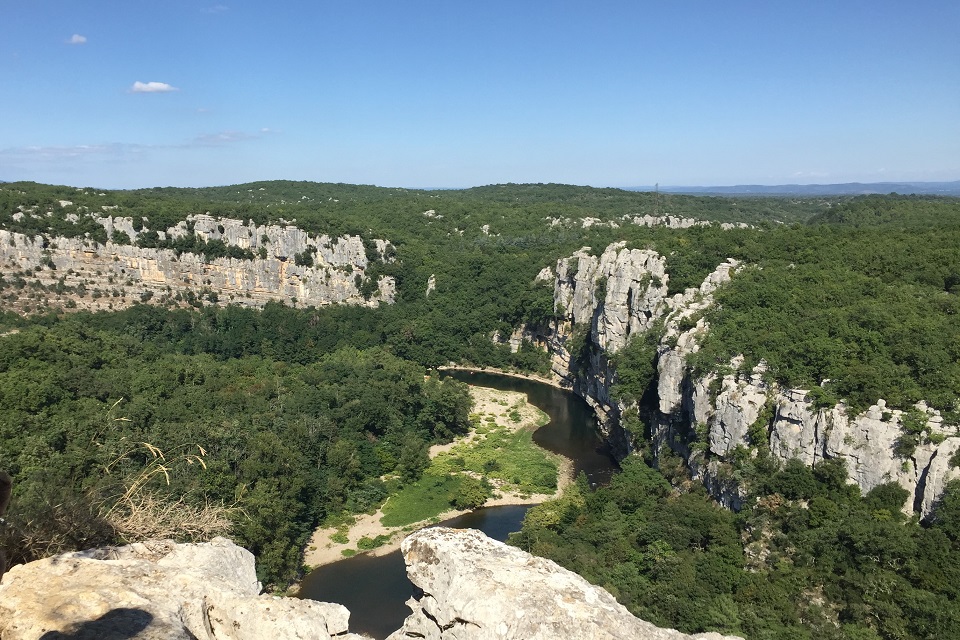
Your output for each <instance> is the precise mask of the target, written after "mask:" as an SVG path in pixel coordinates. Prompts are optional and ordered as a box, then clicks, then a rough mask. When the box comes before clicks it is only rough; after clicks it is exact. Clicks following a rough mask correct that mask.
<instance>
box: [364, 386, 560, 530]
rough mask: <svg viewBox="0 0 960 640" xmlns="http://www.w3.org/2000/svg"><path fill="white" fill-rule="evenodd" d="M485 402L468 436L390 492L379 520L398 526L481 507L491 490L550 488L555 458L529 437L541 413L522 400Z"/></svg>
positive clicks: (553, 483)
mask: <svg viewBox="0 0 960 640" xmlns="http://www.w3.org/2000/svg"><path fill="white" fill-rule="evenodd" d="M483 393H495V392H492V391H491V390H483ZM486 407H487V408H488V410H491V411H492V413H487V412H484V413H474V414H471V416H470V420H471V422H472V423H473V434H472V437H470V438H468V439H467V440H466V441H464V442H461V443H460V444H457V445H455V446H454V447H453V448H452V449H451V450H450V451H448V452H442V453H439V454H437V456H436V457H435V458H434V459H433V460H432V461H431V463H430V467H429V468H428V469H427V470H426V471H425V472H424V475H423V477H422V478H421V479H420V480H419V481H418V482H416V483H414V484H411V485H408V486H406V487H404V488H403V489H401V490H400V491H399V492H398V493H396V494H395V495H393V496H391V497H390V499H389V500H388V501H387V503H386V504H385V505H384V507H383V514H384V515H383V518H382V519H381V523H382V524H384V525H385V526H389V527H397V526H404V525H407V524H410V523H413V522H419V521H423V520H429V519H430V518H435V517H436V516H438V515H439V514H441V513H443V512H444V511H447V510H449V509H451V508H458V509H465V508H474V507H477V506H481V505H482V504H483V503H484V502H485V500H486V498H488V497H490V496H491V495H492V494H493V489H496V490H498V491H501V492H509V493H514V494H518V495H520V496H521V497H528V496H530V495H531V494H534V493H553V492H554V491H556V488H557V474H558V470H559V464H558V458H557V456H554V455H553V454H550V453H549V452H547V451H544V450H543V449H541V448H540V447H538V446H537V445H536V444H534V442H533V432H534V431H535V430H536V428H537V427H539V426H540V425H542V424H544V423H545V422H546V421H547V420H548V417H547V416H546V414H544V413H543V412H541V411H539V410H536V409H534V408H532V407H529V406H527V405H526V403H525V402H524V401H522V400H519V401H517V402H516V403H514V404H513V405H510V404H509V403H508V402H506V401H504V400H502V399H499V398H498V399H495V400H493V401H492V402H489V401H488V402H487V403H486ZM501 407H502V408H501ZM524 416H525V417H526V420H525V419H524ZM521 423H525V424H522V425H521ZM518 426H520V428H519V429H518Z"/></svg>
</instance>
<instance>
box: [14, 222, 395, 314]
mask: <svg viewBox="0 0 960 640" xmlns="http://www.w3.org/2000/svg"><path fill="white" fill-rule="evenodd" d="M96 220H97V222H99V223H100V224H101V225H103V226H104V228H105V229H106V231H107V234H108V238H111V237H112V236H113V233H114V232H116V231H119V232H121V233H123V234H126V235H127V236H128V237H129V238H130V239H131V241H135V240H136V239H137V238H138V237H139V235H140V233H142V231H141V232H138V231H136V230H135V229H134V225H133V220H132V219H131V218H114V217H109V216H108V217H105V218H96ZM190 229H192V231H193V234H194V235H196V236H197V237H198V238H199V239H200V240H202V241H204V242H209V241H212V240H219V241H222V242H224V243H225V244H226V245H228V246H234V247H239V248H241V249H245V250H249V251H252V252H253V254H254V255H255V256H257V257H255V258H254V259H252V260H240V259H233V258H217V259H214V260H210V261H207V260H205V259H204V257H203V256H201V255H199V254H195V253H183V254H181V255H179V256H177V254H176V252H174V251H173V250H170V249H150V248H140V247H137V246H135V245H129V244H116V243H114V242H111V241H108V242H107V243H105V244H99V243H97V242H94V241H92V240H89V239H83V238H52V239H46V238H43V237H41V236H37V237H28V236H25V235H23V234H20V233H13V232H9V231H5V230H0V272H2V273H4V274H9V273H11V272H21V271H22V272H29V273H30V274H32V275H31V277H36V278H39V279H40V280H41V281H42V282H43V283H44V284H55V283H57V281H58V280H61V279H62V281H63V282H62V284H63V285H64V286H66V287H75V286H78V285H81V284H82V285H83V286H84V287H85V288H87V289H88V290H92V289H99V290H102V291H103V293H104V295H105V296H107V297H108V298H117V300H115V301H114V303H115V304H114V308H119V307H122V306H125V304H131V303H133V302H138V301H140V300H141V299H143V296H144V294H149V296H152V298H150V297H149V296H148V298H147V299H152V300H153V301H154V302H156V301H158V300H160V299H161V298H162V297H163V296H169V297H172V296H175V295H176V294H177V293H184V294H185V293H187V292H192V293H193V294H194V295H198V296H203V295H206V296H207V301H209V302H211V303H212V302H214V300H216V302H217V303H219V304H229V303H232V304H239V305H243V306H252V307H262V306H263V305H264V304H266V303H267V302H270V301H282V302H283V303H284V304H293V305H295V306H300V307H306V306H322V305H326V304H340V303H346V304H358V305H367V306H376V305H378V304H380V303H387V304H389V303H392V302H393V301H394V296H395V293H396V285H395V282H394V279H393V278H390V277H384V276H381V277H379V278H378V281H377V283H376V287H375V291H374V293H373V295H372V296H370V298H369V299H367V298H365V297H364V296H363V295H362V294H361V292H360V286H361V285H362V284H363V283H364V282H365V280H366V279H367V278H368V277H369V276H367V269H368V267H369V265H368V261H367V256H366V250H365V248H364V244H363V240H362V239H361V238H359V237H356V236H342V237H339V238H331V237H329V236H325V235H321V236H311V235H310V234H308V233H307V232H306V231H304V230H302V229H299V228H297V227H295V226H293V225H285V226H282V225H260V226H258V225H255V224H253V223H250V224H244V223H243V222H241V221H240V220H233V219H229V218H213V217H211V216H208V215H196V216H190V217H188V219H187V221H182V222H180V223H179V224H177V225H176V226H175V227H171V228H170V229H167V230H166V231H164V232H161V233H162V234H163V237H167V236H169V237H171V238H179V237H182V236H184V235H186V234H187V233H189V232H190ZM375 246H376V250H377V252H378V253H379V254H380V256H379V257H380V258H381V259H384V260H391V259H392V258H390V257H388V256H389V255H392V246H391V245H390V243H389V242H387V241H384V240H377V241H376V242H375ZM298 255H299V256H305V255H309V256H310V259H311V260H312V262H313V264H312V265H311V266H306V265H305V264H299V265H298V264H296V262H297V259H296V257H297V256H298ZM261 256H263V257H261ZM301 262H303V260H301ZM51 265H52V266H53V268H52V269H51V268H50V266H51ZM38 268H39V270H38ZM114 292H115V293H116V295H112V294H113V293H114ZM209 292H213V293H215V294H216V296H215V297H214V296H210V295H209Z"/></svg>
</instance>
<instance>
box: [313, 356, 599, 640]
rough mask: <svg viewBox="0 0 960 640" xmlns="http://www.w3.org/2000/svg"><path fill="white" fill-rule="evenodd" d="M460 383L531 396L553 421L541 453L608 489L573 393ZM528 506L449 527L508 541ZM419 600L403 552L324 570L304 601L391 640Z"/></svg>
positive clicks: (485, 377) (593, 432) (495, 378)
mask: <svg viewBox="0 0 960 640" xmlns="http://www.w3.org/2000/svg"><path fill="white" fill-rule="evenodd" d="M450 375H451V376H452V377H454V378H456V379H457V380H460V381H461V382H466V383H468V384H472V385H478V386H482V387H491V388H493V389H500V390H502V391H519V392H521V393H525V394H527V397H528V398H529V400H530V402H531V404H534V405H536V406H537V407H539V408H540V409H541V410H543V411H544V412H545V413H546V414H547V415H548V416H550V422H549V423H547V424H545V425H544V426H542V427H540V428H539V429H538V430H537V431H536V433H534V436H533V439H534V441H535V442H536V443H537V444H539V445H540V446H541V447H543V448H545V449H547V450H549V451H553V452H554V453H559V454H561V455H563V456H565V457H567V458H570V459H571V460H573V465H574V471H575V473H578V474H579V473H580V472H583V473H585V474H586V475H587V478H588V479H589V480H590V482H591V483H593V484H594V485H602V484H606V483H607V482H608V481H609V480H610V476H611V475H612V474H613V472H614V470H615V468H616V467H615V465H614V463H613V460H612V459H611V457H610V456H609V454H608V453H607V449H606V447H605V446H604V443H603V440H602V439H601V438H600V436H599V434H598V432H597V429H596V418H595V416H594V413H593V410H592V409H590V407H589V406H587V403H586V402H584V401H583V400H582V399H580V398H578V397H577V396H575V395H573V394H572V393H570V392H568V391H563V390H561V389H556V388H554V387H551V386H549V385H545V384H542V383H539V382H534V381H531V380H524V379H522V378H512V377H509V376H502V375H497V374H491V373H485V372H469V371H456V372H451V373H450ZM528 508H529V507H527V506H507V507H488V508H483V509H477V510H476V511H473V512H471V513H467V514H464V515H462V516H459V517H456V518H453V519H451V520H447V521H444V522H442V523H440V524H442V525H443V526H446V527H455V528H460V529H466V528H469V529H479V530H480V531H483V532H484V533H485V534H487V535H488V536H490V537H491V538H494V539H495V540H501V541H504V540H506V539H507V536H508V535H509V534H510V533H512V532H514V531H519V530H520V523H521V522H522V521H523V517H524V515H525V514H526V512H527V509H528ZM413 595H414V586H413V585H412V584H411V583H410V581H409V580H407V574H406V567H405V566H404V564H403V556H402V555H401V554H400V552H399V551H394V552H392V553H389V554H386V555H383V556H379V557H372V556H368V555H360V556H356V557H353V558H348V559H345V560H341V561H340V562H335V563H333V564H329V565H326V566H323V567H319V568H318V569H315V570H314V571H312V572H311V573H310V574H309V575H307V576H306V577H305V578H304V580H303V582H302V583H301V586H300V597H302V598H309V599H312V600H320V601H323V602H338V603H340V604H342V605H344V606H346V607H347V608H348V609H349V610H350V630H351V631H352V632H355V633H366V634H369V635H371V636H373V637H374V638H386V637H387V636H388V635H389V634H390V633H392V632H393V631H396V630H397V629H399V628H400V626H401V625H402V624H403V620H404V619H405V618H406V617H407V616H408V615H409V614H410V610H409V609H408V608H407V606H406V605H405V604H404V603H405V602H406V601H407V599H408V598H410V597H412V596H413Z"/></svg>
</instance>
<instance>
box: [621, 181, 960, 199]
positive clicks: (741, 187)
mask: <svg viewBox="0 0 960 640" xmlns="http://www.w3.org/2000/svg"><path fill="white" fill-rule="evenodd" d="M625 189H627V190H628V191H653V190H654V189H655V187H625ZM659 189H660V191H661V192H663V193H687V194H694V195H723V196H730V195H743V196H750V195H754V196H786V195H797V196H837V195H843V196H849V195H868V194H872V193H881V194H885V193H900V194H908V193H911V194H918V195H938V196H960V180H954V181H953V182H869V183H863V182H845V183H842V184H778V185H765V184H738V185H734V186H730V187H671V186H666V187H664V186H661V187H660V188H659Z"/></svg>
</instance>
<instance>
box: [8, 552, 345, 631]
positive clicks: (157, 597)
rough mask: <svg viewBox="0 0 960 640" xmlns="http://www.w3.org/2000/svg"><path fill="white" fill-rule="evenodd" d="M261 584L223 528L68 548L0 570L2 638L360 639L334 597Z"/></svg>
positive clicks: (246, 557) (248, 557) (245, 554)
mask: <svg viewBox="0 0 960 640" xmlns="http://www.w3.org/2000/svg"><path fill="white" fill-rule="evenodd" d="M259 593H260V583H259V582H257V575H256V571H255V568H254V558H253V554H251V553H250V552H249V551H247V550H245V549H242V548H240V547H238V546H236V545H235V544H233V543H232V542H230V541H229V540H226V539H224V538H216V539H214V540H213V541H211V542H209V543H204V544H175V543H173V542H170V541H168V540H160V541H151V542H145V543H138V544H133V545H129V546H125V547H116V548H108V549H94V550H91V551H83V552H75V553H66V554H62V555H59V556H55V557H52V558H46V559H43V560H38V561H36V562H31V563H29V564H26V565H18V566H15V567H13V568H12V569H11V570H10V571H9V572H8V573H7V574H6V575H4V576H3V579H2V581H0V639H2V640H36V639H38V638H44V640H53V639H55V638H62V639H65V638H73V639H75V640H79V639H85V638H89V639H91V640H93V639H99V638H142V639H156V640H167V639H177V638H183V639H184V640H194V639H208V640H215V639H216V640H220V639H227V638H230V639H234V640H263V639H268V640H283V639H287V638H290V639H294V638H316V639H318V640H326V639H329V638H343V639H344V640H348V639H349V640H360V636H356V635H353V634H350V633H348V632H347V623H348V619H349V615H350V614H349V612H348V611H347V610H346V608H345V607H343V606H341V605H337V604H328V603H323V602H314V601H311V600H297V599H293V598H276V597H272V596H266V595H258V594H259Z"/></svg>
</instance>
